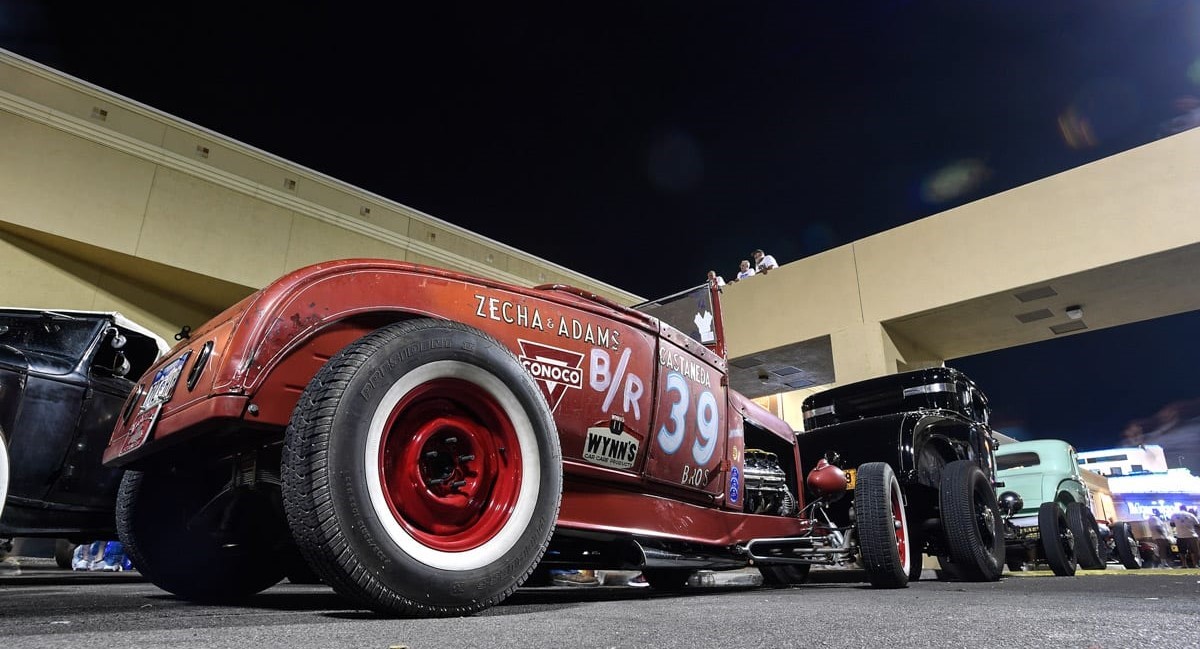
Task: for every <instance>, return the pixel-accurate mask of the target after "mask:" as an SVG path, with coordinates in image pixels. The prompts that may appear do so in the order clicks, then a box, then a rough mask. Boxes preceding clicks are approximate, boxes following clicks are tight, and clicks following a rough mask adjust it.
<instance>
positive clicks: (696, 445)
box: [658, 372, 720, 466]
mask: <svg viewBox="0 0 1200 649" xmlns="http://www.w3.org/2000/svg"><path fill="white" fill-rule="evenodd" d="M667 392H668V393H671V392H675V393H676V394H678V395H679V396H678V398H677V399H676V400H675V403H673V404H671V414H670V419H669V421H667V422H666V423H664V424H663V425H662V427H660V428H659V429H658V447H659V448H661V449H662V450H663V452H664V453H666V454H667V455H673V454H674V453H675V451H678V450H679V447H681V446H683V441H684V439H683V438H684V436H685V433H686V432H687V423H686V421H685V417H686V416H687V414H688V406H689V405H690V404H691V400H692V394H691V387H689V385H688V382H687V380H686V379H684V378H683V375H682V374H680V373H678V372H671V373H669V374H667ZM695 417H696V434H697V437H696V440H695V441H694V442H692V459H693V460H695V461H696V464H697V465H700V466H703V465H705V464H708V461H709V460H711V459H712V456H713V451H715V450H717V434H718V431H719V426H720V421H719V417H720V412H719V410H718V409H717V398H716V397H714V396H713V393H712V392H710V391H708V390H705V391H703V392H701V393H700V396H699V397H698V398H697V399H696V411H695ZM668 424H669V425H670V427H669V428H668Z"/></svg>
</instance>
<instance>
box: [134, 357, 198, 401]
mask: <svg viewBox="0 0 1200 649" xmlns="http://www.w3.org/2000/svg"><path fill="white" fill-rule="evenodd" d="M191 355H192V350H190V349H189V350H188V351H187V353H186V354H184V355H183V356H180V357H179V358H176V359H175V360H173V361H171V363H170V364H169V365H167V366H166V367H164V368H162V369H161V370H159V371H158V372H156V373H155V374H154V380H153V381H151V382H150V389H149V390H147V391H146V400H145V401H143V402H142V411H146V410H149V409H151V408H153V407H154V406H157V405H159V404H163V403H166V402H168V401H170V400H171V394H172V392H173V391H174V389H175V384H176V383H178V382H179V375H180V374H182V373H183V365H184V363H187V359H188V357H189V356H191Z"/></svg>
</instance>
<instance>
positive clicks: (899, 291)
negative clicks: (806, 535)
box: [800, 129, 1200, 322]
mask: <svg viewBox="0 0 1200 649" xmlns="http://www.w3.org/2000/svg"><path fill="white" fill-rule="evenodd" d="M1198 172H1200V129H1196V130H1192V131H1188V132H1185V133H1182V134H1179V135H1176V136H1172V137H1170V138H1165V139H1162V140H1159V141H1156V142H1153V143H1151V144H1147V145H1145V146H1142V147H1139V148H1137V149H1133V150H1130V151H1127V152H1124V153H1121V154H1119V155H1115V156H1112V157H1109V158H1105V159H1103V160H1098V161H1096V162H1093V163H1091V164H1088V165H1084V166H1082V167H1079V168H1077V169H1072V170H1070V171H1067V172H1064V173H1061V174H1058V175H1055V176H1051V177H1049V178H1045V179H1043V180H1039V181H1037V182H1034V183H1030V184H1028V185H1024V186H1021V187H1018V188H1015V189H1012V190H1009V191H1006V192H1003V193H1000V194H996V195H994V196H990V197H988V198H985V199H982V200H979V201H976V202H973V203H970V204H967V205H964V206H962V207H958V208H955V209H953V210H949V211H947V212H943V213H941V214H936V215H934V216H930V217H928V218H925V219H922V220H920V221H916V222H913V223H910V224H908V225H904V226H902V227H898V228H895V229H893V230H888V231H887V232H883V233H880V234H878V235H875V236H872V237H868V238H866V239H863V240H861V241H858V242H855V243H854V244H853V245H854V248H855V250H856V257H857V259H858V273H859V286H860V289H861V304H862V311H863V318H864V319H865V320H868V321H875V322H883V321H887V320H890V319H893V318H898V317H901V316H904V315H908V314H911V313H917V312H921V311H924V310H927V309H932V308H936V307H939V306H942V305H946V304H954V303H956V302H960V301H964V300H968V299H971V298H974V297H976V296H979V295H986V294H989V293H995V292H999V291H1004V290H1009V289H1012V288H1014V287H1020V286H1026V285H1029V284H1033V283H1036V282H1041V281H1044V280H1045V279H1046V278H1052V277H1060V276H1064V275H1070V274H1072V273H1077V272H1081V271H1086V270H1090V269H1093V268H1097V267H1100V266H1104V265H1108V264H1114V263H1119V262H1123V261H1125V260H1128V259H1133V258H1137V257H1141V256H1144V255H1150V254H1154V253H1159V252H1163V251H1166V250H1171V249H1174V248H1177V247H1180V246H1183V245H1187V244H1189V243H1194V242H1196V241H1200V185H1197V183H1196V177H1197V176H1196V174H1197V173H1198ZM800 263H801V264H805V265H807V264H806V263H805V262H804V261H802V262H800Z"/></svg>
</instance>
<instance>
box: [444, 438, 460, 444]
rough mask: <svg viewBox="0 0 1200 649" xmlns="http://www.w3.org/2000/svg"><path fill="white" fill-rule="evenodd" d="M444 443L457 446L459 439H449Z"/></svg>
mask: <svg viewBox="0 0 1200 649" xmlns="http://www.w3.org/2000/svg"><path fill="white" fill-rule="evenodd" d="M444 441H445V442H446V443H447V444H455V443H457V442H458V438H457V437H447V438H446V439H445V440H444Z"/></svg>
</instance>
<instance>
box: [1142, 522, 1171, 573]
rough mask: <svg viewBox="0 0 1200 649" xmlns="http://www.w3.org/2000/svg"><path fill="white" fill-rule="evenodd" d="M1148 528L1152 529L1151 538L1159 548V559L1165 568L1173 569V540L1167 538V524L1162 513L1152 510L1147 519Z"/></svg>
mask: <svg viewBox="0 0 1200 649" xmlns="http://www.w3.org/2000/svg"><path fill="white" fill-rule="evenodd" d="M1146 526H1147V527H1149V528H1150V538H1151V539H1152V540H1153V541H1154V545H1156V546H1158V559H1159V561H1160V562H1161V564H1162V565H1163V567H1165V568H1170V567H1171V539H1169V538H1167V524H1166V523H1165V522H1163V518H1162V512H1160V511H1158V510H1157V509H1154V510H1151V512H1150V515H1149V516H1147V517H1146Z"/></svg>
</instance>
